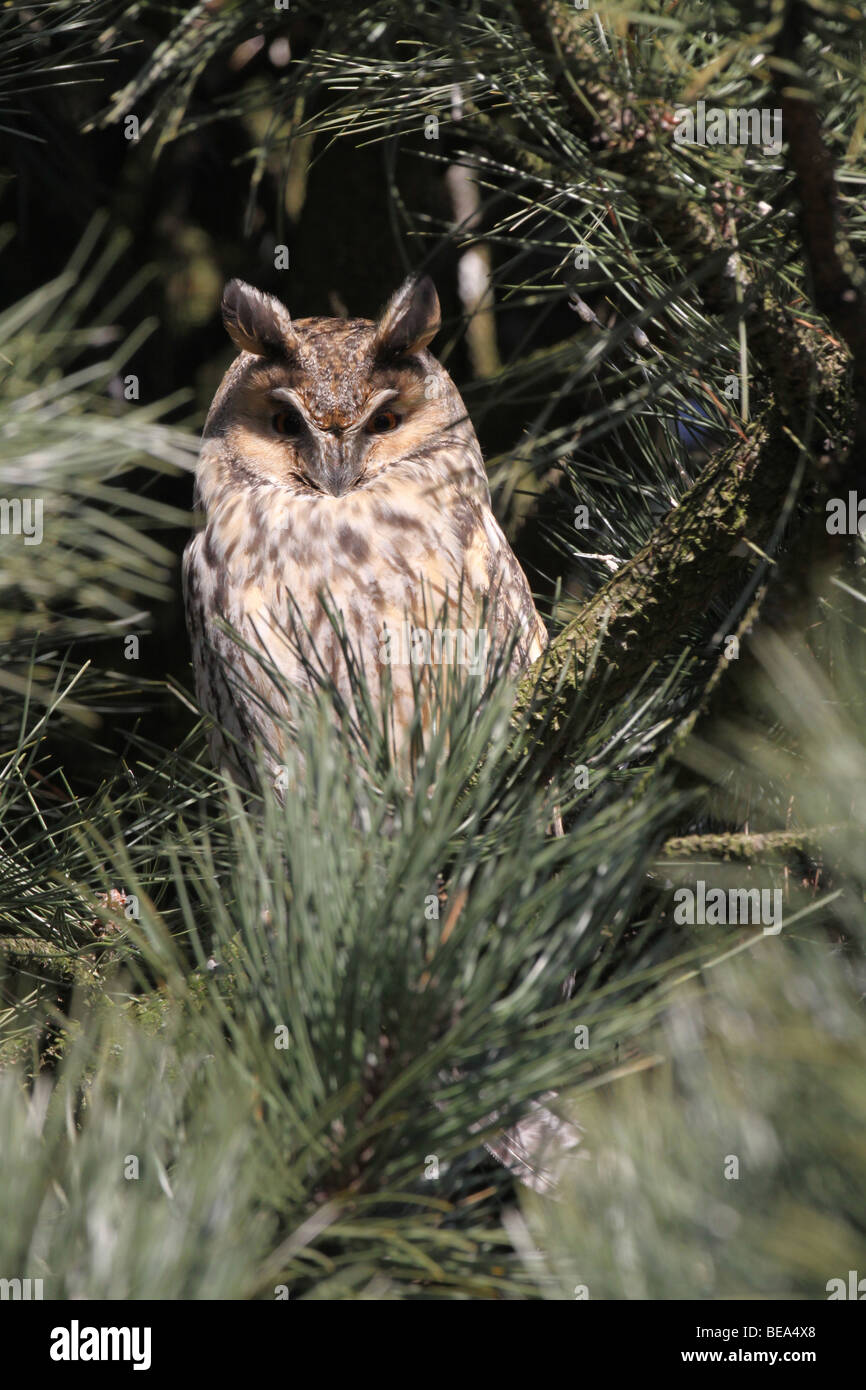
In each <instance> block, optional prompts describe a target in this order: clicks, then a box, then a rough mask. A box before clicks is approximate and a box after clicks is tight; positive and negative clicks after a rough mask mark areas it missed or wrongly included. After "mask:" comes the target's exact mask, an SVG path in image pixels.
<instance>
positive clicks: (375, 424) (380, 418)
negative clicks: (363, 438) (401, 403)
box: [367, 410, 403, 434]
mask: <svg viewBox="0 0 866 1390" xmlns="http://www.w3.org/2000/svg"><path fill="white" fill-rule="evenodd" d="M402 419H403V416H402V415H398V414H397V412H396V410H383V411H380V413H379V414H378V415H374V416H373V418H372V420H371V421H370V423H369V425H368V426H367V433H368V434H389V433H390V432H391V430H395V429H396V428H397V426H398V425H399V424H400V422H401V420H402Z"/></svg>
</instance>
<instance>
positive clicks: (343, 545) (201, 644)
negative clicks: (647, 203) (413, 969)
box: [183, 277, 547, 782]
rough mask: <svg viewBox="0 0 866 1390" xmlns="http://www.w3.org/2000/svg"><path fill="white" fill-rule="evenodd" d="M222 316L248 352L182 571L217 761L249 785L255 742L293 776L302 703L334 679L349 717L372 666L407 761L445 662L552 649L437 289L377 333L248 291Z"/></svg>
mask: <svg viewBox="0 0 866 1390" xmlns="http://www.w3.org/2000/svg"><path fill="white" fill-rule="evenodd" d="M222 314H223V321H224V323H225V327H226V329H227V331H228V334H229V336H230V337H231V339H232V341H233V342H234V343H235V345H236V346H237V348H238V349H239V355H238V356H237V357H236V358H235V360H234V362H233V363H232V364H231V366H230V367H229V369H228V371H227V372H226V374H225V376H224V378H223V380H222V383H221V385H220V387H219V389H218V391H217V393H216V396H215V397H214V400H213V403H212V405H211V408H210V412H209V414H208V417H207V421H206V424H205V428H204V433H203V438H202V446H201V453H200V457H199V462H198V467H197V472H196V487H195V500H196V506H197V509H198V511H199V514H200V516H201V518H202V529H200V530H199V532H198V533H197V534H196V536H195V537H194V538H193V539H192V540H191V541H190V543H189V544H188V546H187V548H186V552H185V555H184V567H183V577H184V600H185V606H186V617H187V624H188V627H189V633H190V638H191V644H192V654H193V666H194V672H195V681H196V689H197V694H198V698H199V702H200V704H201V706H202V708H203V709H204V710H205V711H206V713H208V714H209V715H210V716H211V717H212V721H213V729H212V733H211V753H212V756H213V758H214V761H215V762H216V764H217V765H218V766H220V767H222V768H224V769H225V770H226V771H228V772H229V773H230V774H231V775H234V776H235V777H238V778H240V780H242V781H246V782H250V781H251V780H252V769H253V764H254V761H255V755H254V749H255V746H256V745H260V747H261V749H262V750H263V753H264V756H265V760H266V763H267V764H269V765H270V767H271V769H274V768H279V767H280V766H281V765H282V764H283V763H284V760H285V758H286V752H287V750H286V747H285V743H286V738H287V735H286V733H285V730H286V729H287V728H289V727H291V710H290V708H289V705H290V704H291V699H290V696H291V694H292V692H312V691H314V689H315V688H316V687H317V685H322V684H324V685H328V686H329V687H330V688H331V690H332V691H334V692H336V695H338V696H339V697H340V700H341V701H342V702H343V704H344V706H345V707H347V708H350V709H351V708H352V707H353V703H354V701H355V699H356V698H357V689H358V681H357V674H356V675H355V678H354V680H353V676H352V672H351V670H350V667H355V668H357V671H359V672H360V674H361V675H362V677H363V681H364V683H365V684H366V688H367V690H368V692H369V696H370V699H371V700H372V701H373V703H374V706H378V705H380V704H381V702H382V701H383V700H385V701H386V704H387V709H388V723H389V730H390V732H389V739H390V741H391V746H392V751H393V754H394V757H395V758H396V759H398V760H399V759H400V758H401V757H403V756H404V755H405V747H406V743H407V740H408V738H409V735H410V731H412V730H413V728H414V730H415V732H416V733H417V728H418V721H419V717H420V722H421V725H422V727H425V728H426V727H428V726H429V724H430V720H431V717H432V716H431V709H432V695H430V693H429V692H430V690H432V684H433V683H432V682H430V683H429V685H428V686H426V687H425V679H426V676H427V675H429V674H430V671H431V670H432V668H434V667H437V666H443V665H444V666H450V667H451V668H452V669H453V670H454V672H455V673H457V674H460V673H463V672H465V671H471V670H473V669H476V668H478V667H479V666H480V665H484V664H485V663H489V662H490V661H492V660H495V659H496V656H497V653H499V654H501V653H503V652H506V653H507V654H508V659H509V660H510V666H511V670H512V672H515V673H516V672H518V671H520V670H522V669H523V668H525V667H526V666H528V665H529V664H530V663H531V662H532V661H533V660H534V659H535V658H536V657H537V656H539V655H540V654H541V652H542V651H543V649H544V647H545V645H546V642H547V636H546V632H545V628H544V626H543V624H542V622H541V619H540V618H539V615H538V613H537V611H536V608H535V605H534V603H533V600H532V595H531V593H530V590H529V586H528V584H527V581H526V577H525V576H524V574H523V571H522V570H521V568H520V565H519V564H518V562H517V559H516V557H515V555H514V553H513V552H512V550H511V548H510V546H509V545H508V542H507V540H506V539H505V536H504V535H503V532H502V530H501V528H500V526H499V524H498V522H497V521H496V518H495V517H494V515H493V511H492V508H491V502H490V491H489V488H488V484H487V477H486V473H485V470H484V464H483V461H482V456H481V449H480V446H479V444H478V439H477V437H476V435H475V431H474V429H473V428H472V424H471V422H470V420H469V418H468V416H467V412H466V408H465V406H464V404H463V401H462V400H461V398H460V395H459V393H458V391H457V389H456V387H455V386H454V383H453V381H452V380H451V378H450V376H449V375H448V373H447V371H446V370H445V368H444V367H442V366H441V365H440V363H439V362H437V360H436V358H435V357H434V356H433V355H432V354H431V353H430V352H429V351H428V344H429V343H430V341H431V339H432V338H433V337H434V336H435V335H436V332H437V331H438V329H439V326H440V309H439V300H438V296H437V294H436V290H435V287H434V285H433V282H432V281H431V280H430V279H429V278H428V277H423V278H420V279H418V278H415V277H410V278H409V279H408V280H406V281H405V283H404V284H403V285H402V286H401V287H400V288H399V289H398V290H397V292H396V293H395V294H394V295H393V297H392V298H391V300H390V301H389V303H388V304H387V305H386V307H385V309H384V310H383V312H382V314H381V315H380V317H379V318H378V319H377V320H375V321H373V320H368V319H335V318H305V319H298V320H297V321H294V322H293V321H292V319H291V317H290V315H289V312H288V310H287V309H286V308H285V307H284V305H283V304H282V303H281V302H280V301H279V300H278V299H276V298H274V297H273V296H271V295H268V294H264V293H262V292H261V291H259V290H256V289H253V288H252V287H251V286H249V285H246V284H244V283H243V282H242V281H240V280H232V281H230V282H229V284H228V285H227V286H226V289H225V292H224V295H223V301H222ZM227 629H230V631H229V630H227ZM385 667H388V680H387V681H385V680H384V679H383V677H384V669H385ZM425 689H427V691H428V695H427V696H426V697H425V693H424V692H425ZM386 690H387V692H388V693H387V696H385V695H384V694H383V692H384V691H386ZM419 690H420V692H421V694H420V696H419ZM419 701H420V716H419Z"/></svg>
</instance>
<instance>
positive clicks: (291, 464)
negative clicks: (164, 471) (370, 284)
mask: <svg viewBox="0 0 866 1390" xmlns="http://www.w3.org/2000/svg"><path fill="white" fill-rule="evenodd" d="M222 311H223V321H224V323H225V326H226V329H227V331H228V333H229V335H230V337H231V338H232V340H233V341H234V343H236V345H237V346H238V348H240V356H239V357H238V358H237V359H236V360H235V362H234V363H233V364H232V366H231V367H230V368H229V370H228V372H227V373H226V375H225V377H224V379H223V382H222V385H221V386H220V388H219V391H218V392H217V394H216V397H215V398H214V402H213V405H212V407H211V411H210V414H209V416H208V420H207V424H206V426H205V439H206V440H215V441H218V442H219V445H220V449H219V457H220V467H221V470H226V469H228V470H229V472H230V473H231V474H232V481H233V482H235V483H246V484H248V485H252V484H256V483H271V484H277V485H279V486H282V487H286V488H289V489H291V490H294V491H297V492H298V493H304V494H307V495H321V496H323V497H328V496H331V497H340V496H343V495H344V494H346V493H348V492H349V491H350V490H351V489H353V488H362V487H367V486H370V485H371V484H372V483H373V482H375V480H376V478H377V477H380V476H381V474H382V473H383V471H384V470H386V469H388V468H389V467H393V466H394V465H395V464H397V463H398V462H405V461H406V460H407V459H411V457H412V455H413V452H416V453H417V451H419V450H420V449H421V448H422V447H423V448H424V449H427V450H429V448H430V445H431V442H433V441H435V440H436V439H438V438H443V439H444V438H445V437H446V436H447V434H448V432H449V431H450V430H453V429H454V428H455V427H458V426H459V424H460V422H461V421H462V420H464V419H465V409H464V407H463V404H462V402H461V400H460V397H459V395H458V393H457V391H456V388H455V387H454V385H453V383H452V381H451V378H450V377H449V376H448V373H447V372H446V371H445V369H444V367H442V366H441V365H440V364H439V363H438V362H437V361H436V359H435V358H434V357H433V356H432V355H431V354H430V353H429V352H427V351H426V347H427V344H428V343H429V342H430V340H431V339H432V338H433V337H434V335H435V334H436V332H437V331H438V329H439V326H440V310H439V299H438V296H437V294H436V290H435V288H434V285H433V282H432V280H430V279H429V278H428V277H426V276H425V277H424V278H422V279H415V278H414V277H412V278H410V279H408V280H406V281H405V283H404V284H403V285H401V287H400V289H399V290H397V292H396V294H395V295H394V296H393V297H392V298H391V300H390V301H389V303H388V304H387V305H386V307H385V309H384V311H383V312H382V314H381V315H380V317H379V318H378V320H368V319H333V318H308V319H299V320H297V321H295V322H293V321H292V319H291V317H290V315H289V311H288V309H286V307H285V305H283V304H281V303H280V301H279V300H278V299H275V298H274V297H273V296H272V295H269V294H263V293H262V292H261V291H260V290H256V289H253V288H252V287H251V286H250V285H246V284H244V283H243V281H241V280H231V281H230V282H229V284H228V285H227V286H226V289H225V293H224V295H223V302H222ZM204 457H205V454H204V451H203V460H204ZM223 481H228V479H227V478H226V476H225V472H223Z"/></svg>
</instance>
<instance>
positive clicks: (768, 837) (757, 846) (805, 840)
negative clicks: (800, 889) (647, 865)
mask: <svg viewBox="0 0 866 1390" xmlns="http://www.w3.org/2000/svg"><path fill="white" fill-rule="evenodd" d="M844 829H845V827H844V826H841V825H816V826H812V827H811V828H810V829H808V830H771V831H768V832H767V833H765V834H757V833H756V834H748V833H745V832H742V833H734V834H730V835H681V836H678V837H675V838H674V839H672V840H666V841H665V843H664V844H663V845H662V847H661V849H660V850H659V854H658V857H659V859H664V860H670V859H694V858H697V857H698V856H699V855H700V856H707V857H712V858H719V859H746V860H749V859H759V858H762V857H763V856H764V855H776V856H789V855H791V854H798V853H799V854H811V853H815V852H816V851H820V849H821V846H822V845H823V844H825V843H826V840H827V838H828V837H829V836H831V835H837V834H838V833H839V832H840V831H841V830H844Z"/></svg>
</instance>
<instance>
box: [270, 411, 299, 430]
mask: <svg viewBox="0 0 866 1390" xmlns="http://www.w3.org/2000/svg"><path fill="white" fill-rule="evenodd" d="M271 424H272V425H273V427H274V429H275V430H276V432H277V434H285V435H289V436H291V435H298V434H300V433H301V431H302V429H303V428H304V422H303V420H302V419H301V416H300V412H299V411H297V410H280V411H278V413H277V414H276V415H275V416H274V417H273V419H272V420H271Z"/></svg>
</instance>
